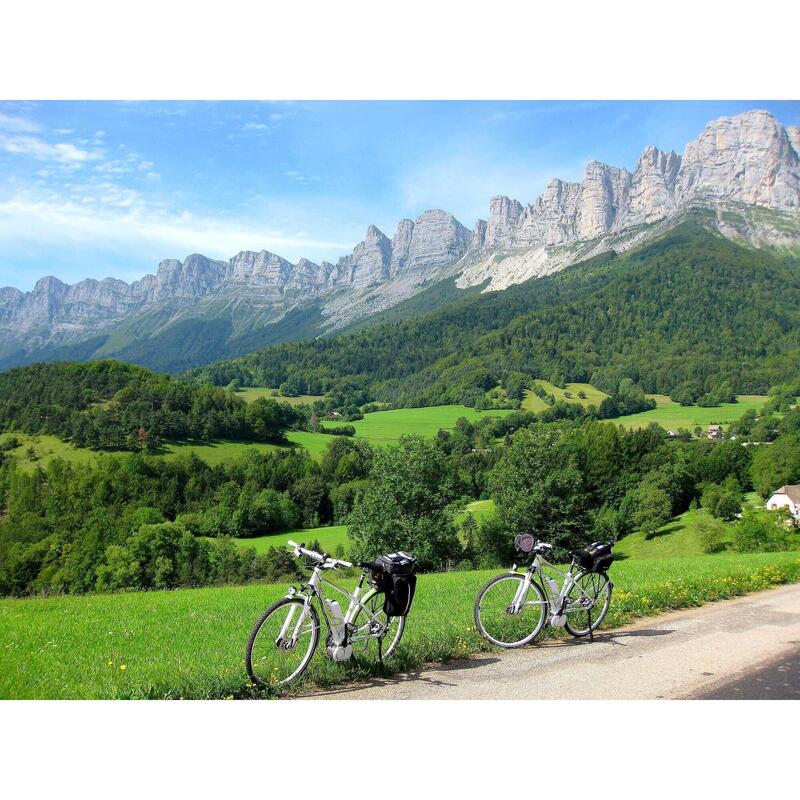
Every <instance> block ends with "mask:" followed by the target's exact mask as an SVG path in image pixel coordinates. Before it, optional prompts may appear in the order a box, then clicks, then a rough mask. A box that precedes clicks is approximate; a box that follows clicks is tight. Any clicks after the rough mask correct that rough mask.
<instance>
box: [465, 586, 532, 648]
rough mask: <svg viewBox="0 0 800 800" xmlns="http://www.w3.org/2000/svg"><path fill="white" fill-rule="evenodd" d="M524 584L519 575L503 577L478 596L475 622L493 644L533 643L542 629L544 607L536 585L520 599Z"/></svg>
mask: <svg viewBox="0 0 800 800" xmlns="http://www.w3.org/2000/svg"><path fill="white" fill-rule="evenodd" d="M523 581H524V576H522V575H503V576H500V577H499V578H497V579H495V580H493V581H490V583H489V584H487V586H486V587H485V588H484V589H483V590H482V591H481V593H480V594H479V595H478V600H477V602H476V605H475V622H476V625H477V627H478V630H479V631H480V632H481V633H482V634H483V635H484V636H485V637H486V638H487V639H488V640H489V641H490V642H491V643H492V644H496V645H498V646H500V647H519V646H520V645H522V644H526V643H527V642H529V641H532V640H533V639H534V638H535V637H536V635H537V634H538V633H539V631H540V630H541V628H542V626H543V625H544V621H545V618H546V615H547V604H546V602H545V601H544V598H542V597H541V594H540V592H539V589H538V588H537V587H536V585H535V584H531V585H530V588H529V589H528V591H527V594H526V595H525V596H524V597H522V598H520V597H519V591H520V589H521V587H522V582H523Z"/></svg>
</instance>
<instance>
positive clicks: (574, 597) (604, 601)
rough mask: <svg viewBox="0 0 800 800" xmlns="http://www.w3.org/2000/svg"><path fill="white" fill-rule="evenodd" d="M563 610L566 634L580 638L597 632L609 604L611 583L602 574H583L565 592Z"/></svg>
mask: <svg viewBox="0 0 800 800" xmlns="http://www.w3.org/2000/svg"><path fill="white" fill-rule="evenodd" d="M566 601H567V602H566V605H565V607H564V610H565V612H566V615H567V620H566V622H565V623H564V627H565V628H566V629H567V632H568V633H571V634H572V635H573V636H576V637H578V638H580V637H581V636H588V635H589V634H590V633H591V632H592V631H594V630H597V628H598V627H599V626H600V623H601V622H602V621H603V620H604V619H605V616H606V614H607V613H608V607H609V605H610V604H611V581H610V580H609V579H608V575H604V574H603V573H602V572H584V573H583V574H582V575H579V576H578V577H577V579H576V580H575V583H573V584H572V586H571V587H570V590H569V592H567V597H566Z"/></svg>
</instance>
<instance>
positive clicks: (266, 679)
mask: <svg viewBox="0 0 800 800" xmlns="http://www.w3.org/2000/svg"><path fill="white" fill-rule="evenodd" d="M305 606H306V603H305V601H304V600H302V599H301V598H299V597H291V598H289V597H284V598H283V600H278V602H277V603H273V605H271V606H270V607H269V608H268V609H267V610H266V611H265V612H264V613H263V614H262V615H261V617H260V618H259V620H258V621H257V622H256V624H255V625H254V626H253V630H252V631H251V632H250V638H249V639H248V641H247V650H246V652H245V664H246V666H247V674H248V675H249V676H250V680H252V681H253V683H255V684H256V685H257V686H260V687H261V688H266V687H269V686H282V685H286V684H287V683H290V682H291V681H293V680H296V679H297V678H299V677H300V676H301V675H302V674H303V672H305V670H306V668H307V667H308V665H309V662H310V661H311V658H312V656H313V655H314V650H315V649H316V647H317V642H318V641H319V616H318V614H317V610H316V609H315V608H314V606H313V605H310V604H309V606H308V608H307V609H306V616H305V618H303V616H302V615H303V610H304V609H305ZM301 620H302V621H301Z"/></svg>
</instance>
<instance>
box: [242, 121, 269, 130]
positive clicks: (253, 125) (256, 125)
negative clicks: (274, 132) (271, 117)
mask: <svg viewBox="0 0 800 800" xmlns="http://www.w3.org/2000/svg"><path fill="white" fill-rule="evenodd" d="M242 130H243V131H267V130H269V125H267V124H266V123H264V122H246V123H245V124H244V126H243V127H242Z"/></svg>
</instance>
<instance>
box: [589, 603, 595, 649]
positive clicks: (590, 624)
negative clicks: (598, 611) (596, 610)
mask: <svg viewBox="0 0 800 800" xmlns="http://www.w3.org/2000/svg"><path fill="white" fill-rule="evenodd" d="M589 641H590V642H593V641H594V629H593V628H592V609H591V608H590V609H589Z"/></svg>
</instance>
